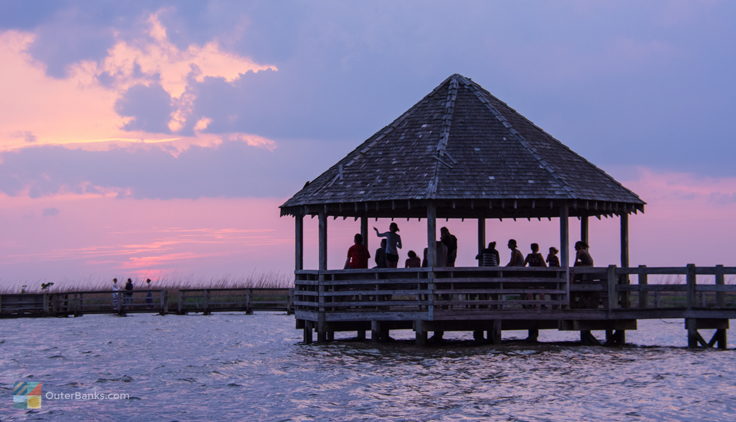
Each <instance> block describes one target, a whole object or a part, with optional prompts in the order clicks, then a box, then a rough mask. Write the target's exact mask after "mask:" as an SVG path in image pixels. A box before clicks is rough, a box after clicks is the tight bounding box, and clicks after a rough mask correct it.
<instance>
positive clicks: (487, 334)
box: [294, 265, 736, 348]
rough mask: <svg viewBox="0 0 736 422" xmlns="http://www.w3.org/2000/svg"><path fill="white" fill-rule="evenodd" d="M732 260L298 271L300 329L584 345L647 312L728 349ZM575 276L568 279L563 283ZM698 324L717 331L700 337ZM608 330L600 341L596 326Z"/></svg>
mask: <svg viewBox="0 0 736 422" xmlns="http://www.w3.org/2000/svg"><path fill="white" fill-rule="evenodd" d="M734 274H736V267H723V266H716V267H696V266H695V265H688V266H686V267H681V268H649V267H645V266H641V267H635V268H619V267H616V266H610V267H604V268H572V269H570V270H569V274H568V271H566V270H560V269H536V268H506V267H496V268H492V267H489V268H434V269H426V268H421V269H377V270H331V271H324V272H320V271H298V272H297V274H296V275H297V282H296V289H295V292H294V297H295V300H294V307H295V316H296V319H297V327H298V328H301V329H303V331H304V341H305V342H306V343H310V342H312V341H313V340H314V338H313V334H314V333H315V332H316V334H317V340H318V341H321V342H325V341H329V340H331V339H334V334H335V332H340V331H355V332H356V333H357V337H358V338H362V339H365V338H366V333H367V332H370V335H371V339H372V340H375V341H385V340H386V339H388V338H389V336H390V331H391V330H402V329H403V330H413V331H414V333H415V336H416V343H417V344H419V345H425V344H427V340H428V333H430V332H445V331H465V332H468V333H472V334H473V337H474V338H475V340H477V341H479V342H484V343H489V344H498V343H500V342H501V340H502V333H503V331H504V330H528V332H529V340H536V337H537V335H538V332H539V330H545V329H554V330H562V331H579V332H580V340H581V342H583V343H585V344H608V345H623V344H624V343H625V342H626V331H627V330H635V329H636V327H637V321H638V320H641V319H665V318H666V319H675V318H676V319H682V320H683V332H684V333H686V334H687V338H688V345H689V346H690V347H714V346H715V347H718V348H726V344H727V338H726V330H727V329H728V327H729V319H733V318H736V285H727V284H725V283H724V276H726V275H734ZM652 275H654V276H680V277H682V278H683V280H684V282H683V283H667V284H651V283H649V282H648V280H649V278H650V276H652ZM568 280H570V281H571V282H569V283H568V282H567V281H568ZM701 329H714V330H715V331H714V334H713V336H712V337H711V338H710V339H704V338H703V337H702V335H701V334H700V332H699V330H701ZM596 330H600V331H603V332H605V338H598V337H596V336H595V335H594V333H593V331H596Z"/></svg>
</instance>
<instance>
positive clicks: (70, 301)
mask: <svg viewBox="0 0 736 422" xmlns="http://www.w3.org/2000/svg"><path fill="white" fill-rule="evenodd" d="M149 292H150V294H149ZM292 294H293V290H292V289H282V288H216V289H206V288H202V289H171V290H165V289H155V290H154V289H152V290H133V291H132V292H131V295H130V296H127V295H126V291H125V290H119V291H100V290H93V291H74V292H51V293H18V294H1V295H0V318H19V317H52V316H55V317H68V316H82V315H85V314H118V315H126V314H129V313H158V314H161V315H166V314H170V313H176V314H179V315H186V314H188V313H202V314H204V315H209V314H211V313H212V312H244V313H246V314H252V313H253V312H254V311H283V312H286V313H289V314H290V313H292V312H293V306H292V302H293V296H292Z"/></svg>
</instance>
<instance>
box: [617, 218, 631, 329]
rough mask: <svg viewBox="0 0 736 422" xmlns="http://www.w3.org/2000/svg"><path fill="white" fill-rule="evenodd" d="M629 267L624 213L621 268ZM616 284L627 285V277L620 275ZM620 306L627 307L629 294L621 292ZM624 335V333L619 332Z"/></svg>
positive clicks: (627, 225)
mask: <svg viewBox="0 0 736 422" xmlns="http://www.w3.org/2000/svg"><path fill="white" fill-rule="evenodd" d="M628 267H629V214H627V213H626V212H624V213H623V214H621V268H628ZM618 282H619V283H620V284H629V276H628V275H622V276H621V277H620V278H619V279H618ZM619 300H620V302H621V306H622V307H624V308H628V307H629V293H628V292H623V293H620V295H619ZM621 332H622V333H624V331H623V330H622V331H621ZM622 335H623V334H622Z"/></svg>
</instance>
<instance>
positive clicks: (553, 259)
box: [547, 246, 560, 268]
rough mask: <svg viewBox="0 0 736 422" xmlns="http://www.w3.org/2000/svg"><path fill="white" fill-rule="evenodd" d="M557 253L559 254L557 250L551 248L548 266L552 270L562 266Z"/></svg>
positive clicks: (548, 255)
mask: <svg viewBox="0 0 736 422" xmlns="http://www.w3.org/2000/svg"><path fill="white" fill-rule="evenodd" d="M557 252H559V251H558V250H557V248H555V247H554V246H550V248H549V254H547V265H548V266H549V267H550V268H552V267H559V266H560V258H558V257H557Z"/></svg>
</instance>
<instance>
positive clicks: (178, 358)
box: [0, 314, 736, 421]
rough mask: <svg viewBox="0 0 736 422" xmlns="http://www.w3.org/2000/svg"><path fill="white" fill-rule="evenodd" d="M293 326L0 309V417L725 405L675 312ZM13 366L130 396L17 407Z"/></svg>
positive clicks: (274, 416) (418, 413)
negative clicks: (591, 341)
mask: <svg viewBox="0 0 736 422" xmlns="http://www.w3.org/2000/svg"><path fill="white" fill-rule="evenodd" d="M524 334H525V333H523V332H504V340H510V339H513V338H514V337H518V338H519V339H521V338H522V337H524ZM706 334H707V333H706ZM300 335H301V334H300V331H298V330H295V329H294V318H293V316H286V315H281V314H256V315H239V314H238V315H236V314H221V315H212V316H201V315H192V316H175V315H168V316H164V317H161V316H153V315H133V316H130V317H126V318H120V317H116V316H108V315H87V316H84V317H81V318H67V319H53V318H43V319H5V320H0V350H1V351H2V355H1V356H0V369H1V370H0V378H1V379H0V389H2V390H1V391H0V403H4V404H2V405H0V419H1V420H60V421H71V420H75V421H77V420H103V421H104V420H136V421H137V420H141V421H143V420H320V421H322V420H372V419H376V418H383V419H387V420H412V421H414V420H416V421H425V420H458V419H464V420H511V421H517V420H518V421H532V420H564V421H568V420H627V421H628V420H682V421H692V420H736V359H735V358H736V352H735V351H734V350H727V351H717V350H702V351H691V350H687V349H685V348H684V346H685V345H686V336H685V329H684V324H683V322H682V321H659V320H656V321H640V323H639V330H637V331H630V332H628V338H627V340H628V341H629V343H630V345H629V346H627V347H624V348H606V347H589V346H580V345H577V344H575V343H573V342H574V341H575V340H576V336H577V334H576V333H574V332H572V333H570V332H556V331H555V332H552V331H549V332H547V331H543V332H542V334H541V335H540V340H541V341H542V342H543V343H542V344H535V345H533V344H525V343H524V342H521V341H507V342H505V344H504V345H502V346H476V345H474V344H473V343H472V342H470V341H466V340H467V338H468V335H467V334H459V333H458V334H451V333H448V335H447V336H446V337H447V338H449V339H450V341H449V342H447V343H446V344H444V345H442V346H433V347H428V348H418V347H415V346H413V345H412V344H411V343H410V342H408V341H401V339H402V338H404V339H409V338H411V336H412V333H411V332H410V331H406V332H401V331H398V332H395V333H394V332H392V336H394V337H395V338H397V339H399V341H396V342H393V343H390V344H385V345H375V344H372V343H370V342H353V341H347V340H345V339H347V338H348V337H349V334H348V333H345V334H343V335H342V338H343V340H342V341H338V342H335V343H333V344H330V345H302V344H300V343H299V341H300V339H301V338H300ZM353 335H354V334H353ZM597 335H599V336H600V335H601V333H597ZM338 338H341V337H340V336H338ZM733 339H734V332H733V330H731V332H729V340H730V344H729V348H733V347H735V346H734V344H733ZM645 345H646V347H645ZM16 381H37V382H42V383H43V390H44V393H48V392H54V393H59V392H65V393H75V392H80V393H90V392H98V393H105V394H108V393H125V394H129V395H130V398H129V399H126V400H104V401H102V400H88V401H78V400H48V399H44V401H43V405H42V408H41V409H40V410H34V411H26V410H20V409H14V408H13V407H12V386H13V383H14V382H16Z"/></svg>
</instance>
